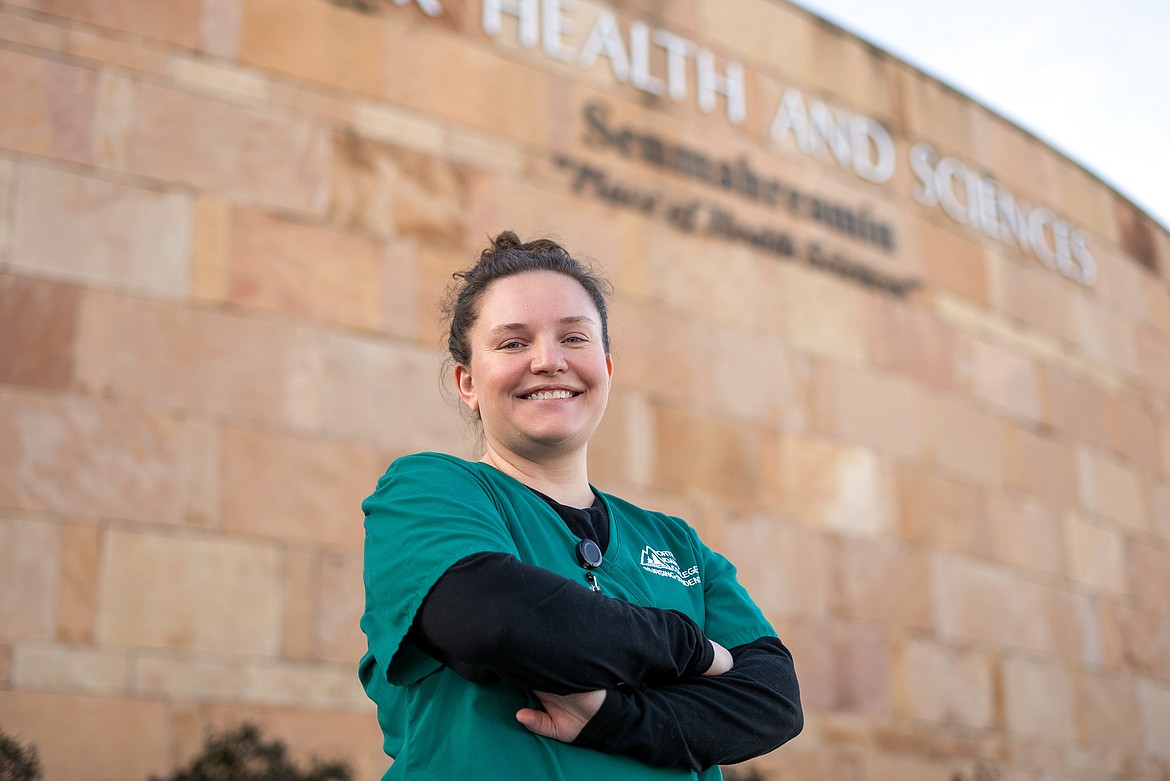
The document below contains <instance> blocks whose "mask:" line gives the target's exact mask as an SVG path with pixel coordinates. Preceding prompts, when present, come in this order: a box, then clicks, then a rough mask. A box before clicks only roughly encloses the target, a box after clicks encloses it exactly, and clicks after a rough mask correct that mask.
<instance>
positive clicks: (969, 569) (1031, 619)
mask: <svg viewBox="0 0 1170 781" xmlns="http://www.w3.org/2000/svg"><path fill="white" fill-rule="evenodd" d="M934 565H935V573H934V582H935V593H936V599H935V623H936V625H937V626H938V627H939V629H940V631H941V632H942V633H943V634H944V635H950V636H953V637H961V638H965V639H970V640H983V641H989V642H993V643H999V644H1001V645H1006V646H1014V647H1019V648H1026V649H1029V650H1032V651H1037V652H1040V653H1058V652H1064V653H1066V654H1068V655H1070V656H1077V657H1080V656H1081V655H1082V653H1081V652H1082V649H1081V648H1080V647H1072V648H1066V647H1064V646H1066V645H1067V644H1068V642H1069V641H1068V640H1067V639H1066V638H1067V637H1068V636H1069V635H1070V634H1071V632H1069V631H1067V627H1068V626H1069V625H1070V624H1071V625H1073V626H1076V623H1077V622H1078V621H1079V622H1080V625H1081V627H1080V628H1081V629H1082V633H1081V635H1080V636H1078V637H1077V638H1076V639H1077V643H1078V646H1079V645H1080V644H1081V643H1083V642H1084V640H1083V638H1084V636H1085V634H1086V632H1087V630H1086V629H1085V627H1084V623H1085V621H1086V620H1087V616H1083V615H1081V614H1080V613H1079V612H1078V611H1077V610H1076V606H1075V605H1073V604H1070V603H1069V601H1068V599H1061V598H1060V597H1059V596H1058V595H1059V594H1060V593H1061V592H1057V591H1056V590H1055V589H1051V588H1048V587H1045V586H1041V585H1038V584H1036V583H1032V582H1029V581H1026V580H1023V579H1021V578H1019V577H1014V576H1013V575H1012V574H1011V572H1010V571H1009V570H1007V569H1005V568H1004V567H1002V566H997V565H992V564H988V563H984V562H980V561H975V560H972V559H968V558H966V557H960V556H953V555H948V554H943V555H940V556H939V557H937V558H936V559H935V560H934Z"/></svg>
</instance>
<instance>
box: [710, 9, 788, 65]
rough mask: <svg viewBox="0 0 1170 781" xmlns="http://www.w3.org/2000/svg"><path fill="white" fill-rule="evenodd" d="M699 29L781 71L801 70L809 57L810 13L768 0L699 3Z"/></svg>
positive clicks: (753, 58)
mask: <svg viewBox="0 0 1170 781" xmlns="http://www.w3.org/2000/svg"><path fill="white" fill-rule="evenodd" d="M697 10H698V14H699V16H698V20H697V25H696V29H701V30H703V31H704V33H705V34H706V35H709V36H710V37H712V38H715V39H717V40H720V41H722V42H723V43H724V44H726V45H728V46H730V47H733V48H734V49H735V50H737V51H740V52H743V54H744V56H745V57H749V58H751V59H752V60H755V61H757V62H759V63H761V64H764V65H766V66H767V67H768V69H769V70H776V71H779V72H781V73H789V74H791V73H801V72H804V70H805V68H806V67H807V62H808V57H809V48H810V42H809V36H808V35H807V31H808V28H809V26H810V25H809V22H808V17H807V16H806V15H805V14H803V13H801V11H800V9H799V8H795V7H791V8H790V7H788V6H784V5H776V4H775V3H769V2H767V0H737V1H736V2H735V3H709V2H707V3H699V4H698V9H697Z"/></svg>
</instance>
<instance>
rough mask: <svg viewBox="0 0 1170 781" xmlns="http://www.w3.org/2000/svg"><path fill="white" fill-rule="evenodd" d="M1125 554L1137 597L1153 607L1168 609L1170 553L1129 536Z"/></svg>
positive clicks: (1169, 604) (1169, 597)
mask: <svg viewBox="0 0 1170 781" xmlns="http://www.w3.org/2000/svg"><path fill="white" fill-rule="evenodd" d="M1127 554H1128V555H1127V558H1128V559H1129V566H1130V577H1131V582H1132V584H1133V589H1134V592H1135V593H1136V594H1137V596H1138V599H1140V600H1142V601H1144V602H1146V603H1147V604H1148V605H1150V606H1152V607H1154V608H1157V609H1161V610H1163V611H1165V610H1170V553H1168V552H1167V551H1166V550H1164V549H1163V548H1160V547H1155V546H1154V545H1150V544H1148V543H1145V542H1142V541H1140V540H1137V539H1133V538H1130V540H1129V548H1128V550H1127Z"/></svg>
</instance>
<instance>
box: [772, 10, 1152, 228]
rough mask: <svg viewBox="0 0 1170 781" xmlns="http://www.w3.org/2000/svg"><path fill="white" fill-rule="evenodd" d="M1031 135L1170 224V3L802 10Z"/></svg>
mask: <svg viewBox="0 0 1170 781" xmlns="http://www.w3.org/2000/svg"><path fill="white" fill-rule="evenodd" d="M793 2H794V3H795V4H797V5H800V6H803V7H804V8H807V9H808V10H810V11H812V12H813V13H815V14H817V15H818V16H821V17H824V18H826V19H828V20H830V21H832V22H833V23H834V24H837V25H839V26H840V27H843V28H845V29H846V30H849V31H850V32H852V33H854V34H856V35H858V36H860V37H862V38H865V39H867V40H869V41H872V42H873V43H875V44H877V45H878V46H880V47H881V48H883V49H885V50H887V51H889V52H890V53H891V54H893V55H895V56H896V57H898V58H899V59H902V60H905V61H906V62H909V63H910V64H911V65H914V66H915V67H917V68H919V69H921V70H924V71H926V72H927V73H929V74H930V75H932V76H934V77H936V78H938V79H940V80H941V81H943V82H946V83H947V84H950V85H951V86H952V87H955V88H956V89H958V90H959V91H960V92H963V93H965V94H967V95H970V96H971V97H972V98H974V99H975V100H977V101H979V102H980V103H982V104H984V105H986V106H990V107H991V108H992V109H994V110H995V111H997V112H998V113H1000V114H1001V115H1003V116H1005V117H1007V118H1008V119H1010V120H1011V121H1013V122H1015V123H1016V124H1018V125H1020V126H1021V127H1023V128H1025V129H1027V130H1029V131H1030V132H1032V133H1033V134H1034V135H1036V136H1037V137H1038V138H1041V139H1043V140H1044V141H1045V142H1046V143H1048V144H1049V145H1050V146H1053V147H1055V148H1056V149H1058V150H1060V151H1061V152H1063V153H1064V154H1066V155H1067V156H1068V157H1070V158H1072V159H1073V160H1076V161H1077V162H1078V163H1080V164H1081V165H1083V166H1084V167H1085V168H1086V169H1088V170H1089V171H1091V172H1092V173H1094V174H1095V175H1097V176H1098V177H1100V178H1101V179H1103V180H1104V181H1106V182H1108V183H1109V184H1110V185H1112V186H1113V187H1114V188H1116V189H1117V190H1118V191H1119V192H1120V193H1122V194H1123V195H1124V196H1126V197H1127V198H1129V200H1131V201H1133V202H1134V203H1136V204H1137V205H1138V206H1140V207H1142V208H1143V209H1144V210H1145V211H1146V212H1147V213H1148V214H1150V216H1152V217H1154V218H1155V219H1157V220H1158V221H1159V222H1161V223H1162V225H1163V226H1170V41H1168V36H1170V0H978V1H977V2H972V1H971V0H793Z"/></svg>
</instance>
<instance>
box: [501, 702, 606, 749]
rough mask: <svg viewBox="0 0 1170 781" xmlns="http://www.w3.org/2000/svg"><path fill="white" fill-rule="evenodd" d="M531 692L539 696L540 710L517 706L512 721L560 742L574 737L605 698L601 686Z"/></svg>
mask: <svg viewBox="0 0 1170 781" xmlns="http://www.w3.org/2000/svg"><path fill="white" fill-rule="evenodd" d="M534 693H535V694H536V696H537V697H539V698H540V703H541V704H542V705H543V706H544V710H537V709H536V708H521V709H520V710H518V711H516V721H518V722H520V723H521V724H523V725H524V727H525V728H527V729H528V731H529V732H532V733H535V734H537V735H541V736H543V737H546V738H552V739H553V740H559V741H561V742H563V743H572V742H573V741H574V740H576V739H577V736H578V735H580V734H581V730H582V729H584V728H585V725H586V724H588V723H589V720H590V719H591V718H593V716H594V714H596V713H597V711H598V710H600V709H601V704H602V703H603V702H605V690H604V689H598V690H596V691H589V692H580V693H578V694H549V693H548V692H534Z"/></svg>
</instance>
